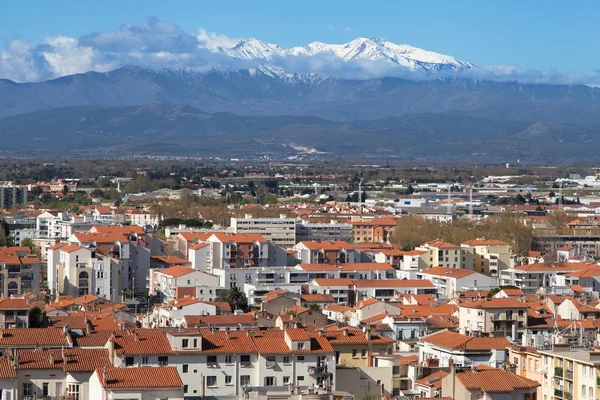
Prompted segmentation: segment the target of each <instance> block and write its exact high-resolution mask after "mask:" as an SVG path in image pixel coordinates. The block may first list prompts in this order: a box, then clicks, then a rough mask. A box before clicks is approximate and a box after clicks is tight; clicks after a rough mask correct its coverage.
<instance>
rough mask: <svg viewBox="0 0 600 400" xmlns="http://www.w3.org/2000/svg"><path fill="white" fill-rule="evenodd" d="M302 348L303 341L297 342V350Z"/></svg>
mask: <svg viewBox="0 0 600 400" xmlns="http://www.w3.org/2000/svg"><path fill="white" fill-rule="evenodd" d="M303 349H304V342H298V350H303Z"/></svg>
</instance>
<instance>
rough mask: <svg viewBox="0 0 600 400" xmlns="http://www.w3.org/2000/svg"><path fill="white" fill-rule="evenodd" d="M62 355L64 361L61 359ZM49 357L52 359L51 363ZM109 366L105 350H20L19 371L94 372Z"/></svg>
mask: <svg viewBox="0 0 600 400" xmlns="http://www.w3.org/2000/svg"><path fill="white" fill-rule="evenodd" d="M63 354H64V359H63ZM51 357H53V358H54V360H53V363H51V361H52V360H51ZM105 365H106V366H109V365H111V362H110V358H109V354H108V350H107V349H64V350H61V349H22V350H19V367H18V368H19V369H49V368H60V369H63V370H65V371H69V372H74V371H90V372H91V371H94V370H95V369H96V368H101V367H104V366H105Z"/></svg>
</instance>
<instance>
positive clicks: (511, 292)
mask: <svg viewBox="0 0 600 400" xmlns="http://www.w3.org/2000/svg"><path fill="white" fill-rule="evenodd" d="M501 292H504V293H505V294H506V295H507V296H524V295H525V292H523V291H522V290H521V289H502V290H501Z"/></svg>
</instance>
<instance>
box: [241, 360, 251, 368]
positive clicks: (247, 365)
mask: <svg viewBox="0 0 600 400" xmlns="http://www.w3.org/2000/svg"><path fill="white" fill-rule="evenodd" d="M240 366H242V367H246V368H247V367H251V366H252V363H251V362H250V361H240Z"/></svg>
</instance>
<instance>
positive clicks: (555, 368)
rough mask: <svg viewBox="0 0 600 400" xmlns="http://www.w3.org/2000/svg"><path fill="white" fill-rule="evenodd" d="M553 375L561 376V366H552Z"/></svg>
mask: <svg viewBox="0 0 600 400" xmlns="http://www.w3.org/2000/svg"><path fill="white" fill-rule="evenodd" d="M554 376H555V377H557V378H558V377H560V378H562V376H563V369H562V367H554Z"/></svg>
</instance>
